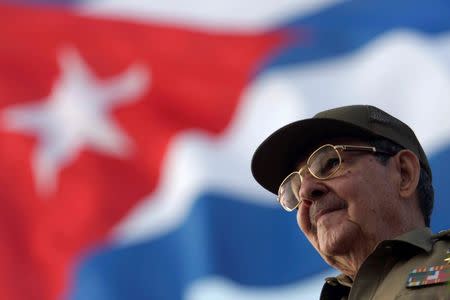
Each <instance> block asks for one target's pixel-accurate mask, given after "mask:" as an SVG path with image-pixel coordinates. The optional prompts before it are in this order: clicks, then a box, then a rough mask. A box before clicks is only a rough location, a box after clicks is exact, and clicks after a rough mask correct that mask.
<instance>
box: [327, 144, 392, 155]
mask: <svg viewBox="0 0 450 300" xmlns="http://www.w3.org/2000/svg"><path fill="white" fill-rule="evenodd" d="M336 148H341V149H343V150H345V151H371V152H373V153H382V154H386V155H394V153H392V152H388V151H384V150H379V149H377V148H375V147H371V146H352V145H339V146H336Z"/></svg>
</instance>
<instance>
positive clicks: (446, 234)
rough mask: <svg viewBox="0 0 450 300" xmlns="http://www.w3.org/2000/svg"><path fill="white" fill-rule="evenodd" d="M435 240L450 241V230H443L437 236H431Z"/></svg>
mask: <svg viewBox="0 0 450 300" xmlns="http://www.w3.org/2000/svg"><path fill="white" fill-rule="evenodd" d="M431 238H432V239H434V240H441V239H450V229H447V230H441V231H439V232H438V233H436V234H433V235H432V236H431Z"/></svg>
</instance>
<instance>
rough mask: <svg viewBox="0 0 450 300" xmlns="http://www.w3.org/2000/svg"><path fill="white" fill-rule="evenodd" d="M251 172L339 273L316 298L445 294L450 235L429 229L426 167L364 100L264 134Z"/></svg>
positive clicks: (398, 130)
mask: <svg viewBox="0 0 450 300" xmlns="http://www.w3.org/2000/svg"><path fill="white" fill-rule="evenodd" d="M252 172H253V176H254V177H255V179H256V180H257V181H258V182H259V183H260V184H261V185H262V186H263V187H264V188H266V189H267V190H269V191H271V192H273V193H274V194H278V201H279V203H280V204H281V206H282V207H283V208H284V209H285V210H287V211H293V210H297V221H298V224H299V226H300V228H301V230H302V231H303V232H304V234H305V235H306V237H307V238H308V240H309V241H310V242H311V244H312V245H313V246H314V248H316V250H317V251H318V252H319V254H320V255H321V256H322V257H323V259H324V260H325V261H326V262H327V263H328V264H329V265H331V266H332V267H334V268H336V269H338V270H340V271H341V272H342V274H341V275H339V276H337V277H335V278H334V277H333V278H327V279H326V281H325V284H324V287H323V289H322V293H321V298H320V299H339V300H342V299H352V300H353V299H358V300H359V299H373V300H377V299H380V300H381V299H382V300H386V299H450V285H449V284H448V282H449V281H450V264H449V262H450V254H449V253H450V233H449V232H447V231H445V232H441V233H439V234H437V235H432V233H431V231H430V229H429V228H428V227H429V225H430V215H431V212H432V208H433V196H434V192H433V187H432V184H431V169H430V166H429V164H428V160H427V157H426V155H425V153H424V151H423V149H422V146H421V145H420V143H419V141H418V140H417V138H416V136H415V134H414V132H413V131H412V130H411V128H409V127H408V126H407V125H406V124H404V123H403V122H401V121H400V120H398V119H396V118H394V117H393V116H391V115H389V114H387V113H386V112H384V111H382V110H380V109H378V108H376V107H373V106H365V105H354V106H346V107H340V108H336V109H331V110H327V111H323V112H321V113H318V114H317V115H315V116H314V117H313V118H311V119H306V120H301V121H297V122H294V123H291V124H289V125H286V126H285V127H283V128H281V129H279V130H277V131H276V132H275V133H273V134H272V135H271V136H269V137H268V138H267V139H266V140H265V141H264V142H263V143H262V144H261V145H260V146H259V147H258V149H257V150H256V152H255V154H254V156H253V160H252ZM299 255H301V253H299Z"/></svg>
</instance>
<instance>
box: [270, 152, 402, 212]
mask: <svg viewBox="0 0 450 300" xmlns="http://www.w3.org/2000/svg"><path fill="white" fill-rule="evenodd" d="M330 146H331V147H332V148H333V149H334V150H335V151H336V153H337V155H338V157H339V165H338V167H337V168H336V169H335V170H334V171H333V172H331V173H330V175H328V176H326V177H319V176H317V175H316V174H313V173H312V172H311V170H310V169H309V162H310V159H311V158H312V157H313V156H314V154H316V153H317V152H318V151H320V150H321V149H323V148H325V147H330ZM339 150H342V151H367V152H371V153H372V154H375V153H380V154H384V155H389V156H393V155H395V153H392V152H388V151H385V150H379V149H377V148H376V147H373V146H356V145H332V144H324V145H322V146H320V147H319V148H317V149H316V150H314V151H313V152H312V153H311V154H310V155H309V157H308V160H307V161H306V164H305V165H304V166H303V167H301V168H300V169H299V170H298V171H295V172H291V173H289V175H287V176H286V177H285V178H284V179H283V181H282V182H281V183H280V186H279V187H278V195H277V201H278V203H280V205H281V207H282V208H283V209H284V210H286V211H288V212H292V211H294V210H295V209H297V207H299V206H300V204H301V203H302V200H299V199H298V198H297V197H296V198H297V200H298V203H297V205H296V206H295V207H293V208H292V209H291V208H288V207H285V206H283V204H281V200H280V189H281V186H282V185H283V184H284V183H285V181H286V180H287V179H288V178H289V177H291V175H293V174H298V176H299V177H300V183H302V181H303V177H302V174H301V173H302V172H303V171H304V170H305V167H306V169H307V170H308V172H309V174H311V175H312V176H313V177H314V178H316V179H319V180H326V179H329V178H331V177H332V176H333V175H334V174H336V172H337V171H338V170H339V169H340V167H341V165H342V162H343V159H342V157H341V154H340V153H339Z"/></svg>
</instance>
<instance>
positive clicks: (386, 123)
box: [251, 105, 431, 194]
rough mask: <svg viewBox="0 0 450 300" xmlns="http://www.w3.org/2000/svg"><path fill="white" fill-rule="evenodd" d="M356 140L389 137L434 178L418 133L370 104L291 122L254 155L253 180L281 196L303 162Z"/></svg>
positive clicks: (335, 109)
mask: <svg viewBox="0 0 450 300" xmlns="http://www.w3.org/2000/svg"><path fill="white" fill-rule="evenodd" d="M339 137H355V138H361V139H364V140H367V141H370V139H374V138H385V139H388V140H390V141H392V142H394V143H397V144H398V145H400V146H402V147H404V148H405V149H409V150H411V151H412V152H414V153H415V154H416V156H417V157H418V159H419V161H420V164H421V166H422V168H423V169H424V170H425V171H426V172H427V173H428V174H429V175H430V178H431V169H430V166H429V163H428V159H427V156H426V155H425V152H424V151H423V149H422V146H421V145H420V143H419V141H418V139H417V137H416V135H415V134H414V131H413V130H412V129H411V128H410V127H409V126H408V125H406V124H405V123H403V122H402V121H400V120H399V119H397V118H395V117H393V116H391V115H390V114H388V113H386V112H385V111H383V110H381V109H379V108H377V107H374V106H370V105H351V106H343V107H338V108H334V109H330V110H326V111H322V112H319V113H318V114H316V115H315V116H314V117H312V118H310V119H304V120H300V121H296V122H293V123H290V124H288V125H286V126H284V127H282V128H280V129H278V130H277V131H275V132H274V133H272V134H271V135H270V136H269V137H268V138H267V139H265V140H264V141H263V142H262V144H261V145H260V146H259V147H258V148H257V149H256V151H255V153H254V154H253V159H252V163H251V169H252V174H253V177H254V178H255V179H256V181H257V182H258V183H259V184H261V185H262V186H263V187H264V188H265V189H267V190H269V191H270V192H272V193H274V194H277V192H278V187H279V185H280V184H281V182H282V181H283V179H284V178H285V177H286V176H287V175H289V174H290V173H291V172H293V171H294V170H295V168H296V166H297V164H298V162H299V161H301V160H302V159H305V158H306V156H307V155H308V154H309V153H310V152H311V151H312V150H314V149H315V148H316V147H317V146H319V145H320V143H322V142H323V141H326V140H327V139H331V138H339Z"/></svg>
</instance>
